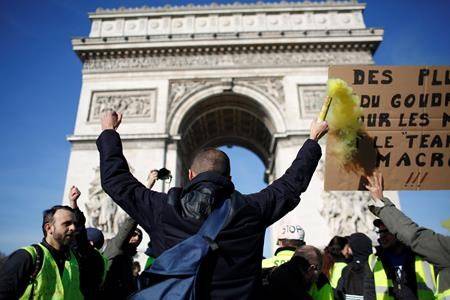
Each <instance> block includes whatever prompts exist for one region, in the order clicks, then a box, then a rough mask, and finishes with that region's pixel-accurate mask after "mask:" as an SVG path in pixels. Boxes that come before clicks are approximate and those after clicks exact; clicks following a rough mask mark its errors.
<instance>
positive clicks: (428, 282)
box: [414, 256, 436, 299]
mask: <svg viewBox="0 0 450 300" xmlns="http://www.w3.org/2000/svg"><path fill="white" fill-rule="evenodd" d="M414 268H415V270H416V282H417V296H418V297H419V299H434V294H435V292H436V279H435V278H436V277H435V276H434V268H433V265H431V264H430V263H428V262H426V261H424V260H423V259H422V258H421V257H419V256H416V257H415V262H414Z"/></svg>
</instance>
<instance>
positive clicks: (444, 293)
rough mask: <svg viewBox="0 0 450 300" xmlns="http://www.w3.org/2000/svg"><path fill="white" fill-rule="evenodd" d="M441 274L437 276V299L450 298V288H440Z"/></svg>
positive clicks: (445, 299)
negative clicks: (442, 289)
mask: <svg viewBox="0 0 450 300" xmlns="http://www.w3.org/2000/svg"><path fill="white" fill-rule="evenodd" d="M439 275H440V274H438V276H437V289H436V291H437V292H436V299H437V300H450V289H446V290H445V291H442V292H441V291H440V290H439Z"/></svg>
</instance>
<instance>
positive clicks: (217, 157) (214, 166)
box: [191, 147, 230, 177]
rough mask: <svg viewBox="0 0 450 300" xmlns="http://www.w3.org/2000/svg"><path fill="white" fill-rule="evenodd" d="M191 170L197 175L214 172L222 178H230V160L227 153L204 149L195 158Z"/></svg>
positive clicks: (210, 148)
mask: <svg viewBox="0 0 450 300" xmlns="http://www.w3.org/2000/svg"><path fill="white" fill-rule="evenodd" d="M191 170H192V171H194V172H195V173H197V174H200V173H203V172H207V171H212V172H216V173H219V174H220V175H222V176H227V177H228V176H230V159H229V158H228V156H227V155H226V153H225V152H223V151H220V150H217V149H216V148H212V147H209V148H204V149H202V150H200V151H199V152H198V153H197V154H196V155H195V157H194V160H193V161H192V164H191Z"/></svg>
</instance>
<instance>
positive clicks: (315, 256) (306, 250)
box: [295, 245, 322, 270]
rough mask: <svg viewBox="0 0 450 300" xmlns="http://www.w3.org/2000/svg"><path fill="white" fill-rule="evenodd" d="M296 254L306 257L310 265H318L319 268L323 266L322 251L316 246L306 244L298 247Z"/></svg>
mask: <svg viewBox="0 0 450 300" xmlns="http://www.w3.org/2000/svg"><path fill="white" fill-rule="evenodd" d="M295 256H296V257H301V258H303V259H305V260H306V261H307V262H308V263H309V264H310V265H316V266H318V270H320V269H321V267H322V253H321V252H320V250H319V249H317V248H316V247H314V246H310V245H305V246H302V247H300V248H297V250H295Z"/></svg>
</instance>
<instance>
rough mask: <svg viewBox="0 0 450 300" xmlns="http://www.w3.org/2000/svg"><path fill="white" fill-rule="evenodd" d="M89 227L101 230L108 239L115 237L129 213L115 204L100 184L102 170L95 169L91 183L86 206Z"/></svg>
mask: <svg viewBox="0 0 450 300" xmlns="http://www.w3.org/2000/svg"><path fill="white" fill-rule="evenodd" d="M84 205H85V207H86V212H87V216H88V218H87V220H88V222H89V223H88V226H90V227H95V228H98V229H100V230H101V231H102V232H103V234H104V236H105V238H106V239H110V238H112V237H114V236H115V235H116V234H117V232H118V231H119V227H120V225H122V224H123V222H124V221H125V219H126V218H127V213H126V212H125V211H123V209H121V208H120V207H119V206H118V205H117V204H115V203H114V202H113V200H112V199H111V197H109V196H108V194H106V193H105V192H104V191H103V189H102V187H101V183H100V168H99V167H97V168H95V169H94V179H93V180H92V181H91V183H90V187H89V195H88V201H87V202H86V203H85V204H84Z"/></svg>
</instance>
